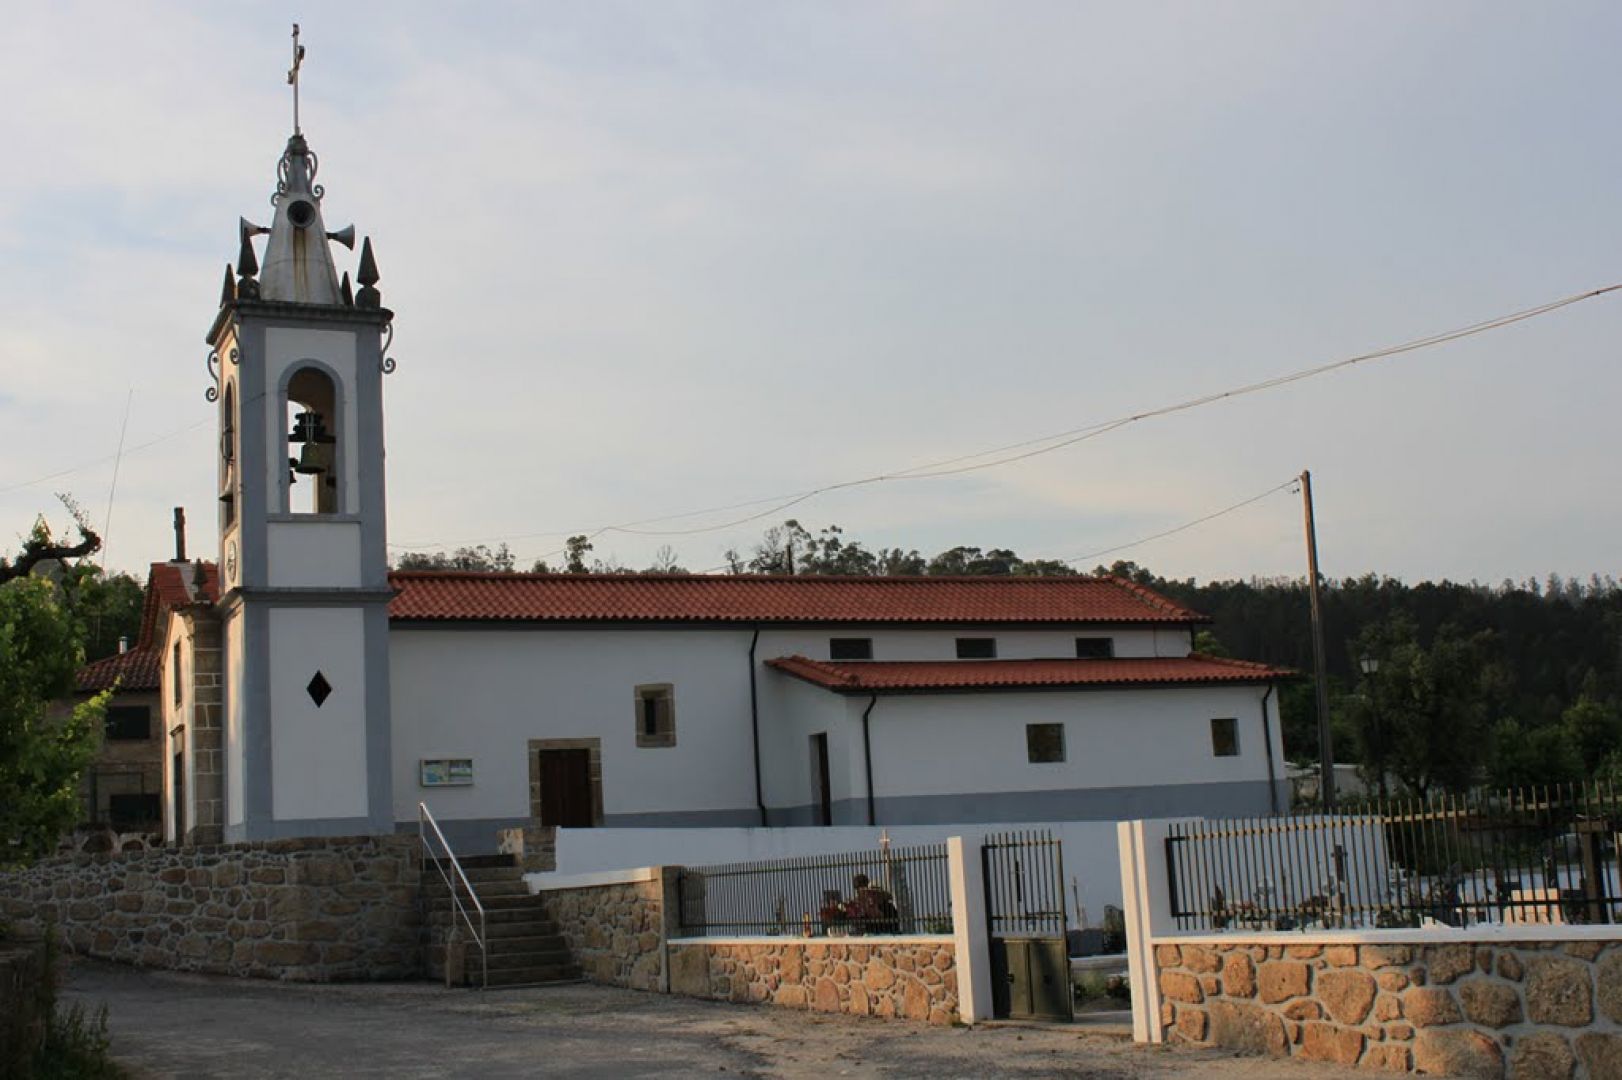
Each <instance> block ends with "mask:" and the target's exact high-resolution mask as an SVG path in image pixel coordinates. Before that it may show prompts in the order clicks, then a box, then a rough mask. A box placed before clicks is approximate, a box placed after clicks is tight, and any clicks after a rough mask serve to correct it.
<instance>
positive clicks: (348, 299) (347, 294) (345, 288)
mask: <svg viewBox="0 0 1622 1080" xmlns="http://www.w3.org/2000/svg"><path fill="white" fill-rule="evenodd" d="M338 295H339V296H340V297H342V298H343V302H344V307H354V306H355V290H354V289H353V288H352V287H351V286H350V284H349V271H348V270H345V271H344V278H343V280H342V281H340V282H339V283H338Z"/></svg>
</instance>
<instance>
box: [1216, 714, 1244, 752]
mask: <svg viewBox="0 0 1622 1080" xmlns="http://www.w3.org/2000/svg"><path fill="white" fill-rule="evenodd" d="M1211 753H1212V754H1214V755H1215V756H1217V757H1238V756H1239V721H1237V720H1235V719H1233V718H1232V717H1225V718H1223V719H1219V720H1212V721H1211Z"/></svg>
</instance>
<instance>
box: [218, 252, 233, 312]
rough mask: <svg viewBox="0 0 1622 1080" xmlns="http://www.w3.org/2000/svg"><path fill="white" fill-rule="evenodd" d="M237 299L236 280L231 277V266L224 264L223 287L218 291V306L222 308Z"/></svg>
mask: <svg viewBox="0 0 1622 1080" xmlns="http://www.w3.org/2000/svg"><path fill="white" fill-rule="evenodd" d="M236 298H237V279H236V278H234V277H232V276H231V264H230V263H226V264H225V285H224V287H223V288H221V289H220V306H221V307H224V306H225V305H226V304H229V303H230V302H231V301H233V300H235V299H236Z"/></svg>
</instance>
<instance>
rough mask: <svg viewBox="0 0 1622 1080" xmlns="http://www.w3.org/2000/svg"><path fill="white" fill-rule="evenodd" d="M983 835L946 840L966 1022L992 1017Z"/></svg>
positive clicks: (961, 1002) (960, 1006)
mask: <svg viewBox="0 0 1622 1080" xmlns="http://www.w3.org/2000/svg"><path fill="white" fill-rule="evenodd" d="M981 843H982V840H981V838H980V837H975V838H973V840H972V842H969V843H965V842H964V839H963V837H961V836H953V837H951V838H949V839H948V840H947V841H946V858H947V868H948V873H950V874H951V878H952V936H953V938H955V939H956V940H955V942H954V948H953V952H954V953H955V955H956V960H957V1012H958V1018H959V1019H961V1020H962V1021H963V1022H964V1023H965V1024H973V1023H977V1022H978V1021H981V1020H990V1019H991V1017H992V1013H991V939H990V937H989V936H988V935H987V933H986V883H985V874H984V872H983V870H982V869H981V865H980V845H981Z"/></svg>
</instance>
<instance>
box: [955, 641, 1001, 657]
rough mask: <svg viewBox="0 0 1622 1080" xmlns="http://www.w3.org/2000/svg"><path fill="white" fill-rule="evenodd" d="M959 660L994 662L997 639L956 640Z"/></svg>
mask: <svg viewBox="0 0 1622 1080" xmlns="http://www.w3.org/2000/svg"><path fill="white" fill-rule="evenodd" d="M957 658H958V659H959V660H995V659H996V658H997V639H996V638H994V637H960V638H958V639H957Z"/></svg>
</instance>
